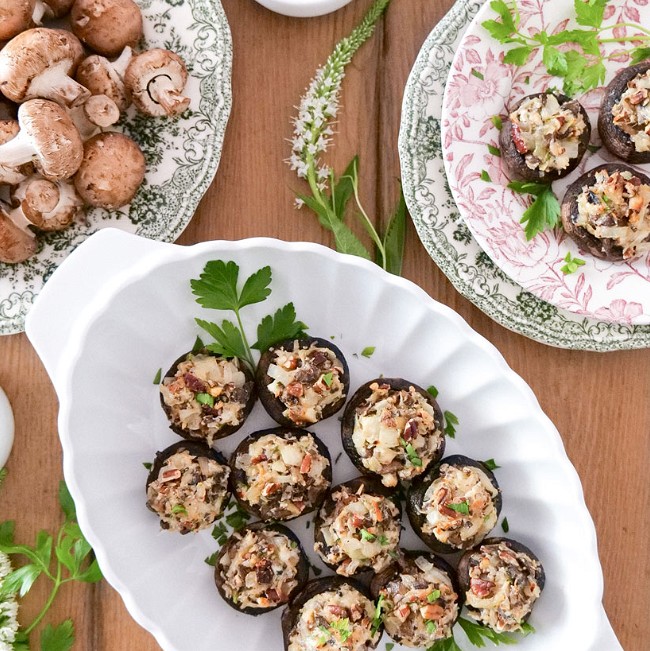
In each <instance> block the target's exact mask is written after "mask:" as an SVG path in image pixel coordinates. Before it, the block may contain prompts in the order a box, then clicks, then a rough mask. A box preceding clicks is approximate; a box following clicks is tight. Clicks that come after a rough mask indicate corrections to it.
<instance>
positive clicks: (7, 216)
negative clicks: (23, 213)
mask: <svg viewBox="0 0 650 651" xmlns="http://www.w3.org/2000/svg"><path fill="white" fill-rule="evenodd" d="M15 213H16V211H11V212H10V211H9V210H7V209H6V208H5V207H4V206H2V205H1V204H0V262H6V263H8V264H15V263H16V262H23V260H27V258H31V256H33V255H34V253H36V249H37V248H38V244H37V242H36V237H35V236H34V233H32V232H31V231H30V230H29V228H28V223H27V221H26V220H24V218H22V219H21V218H20V215H18V216H17V217H16V215H15ZM14 220H16V221H17V222H18V223H16V221H14Z"/></svg>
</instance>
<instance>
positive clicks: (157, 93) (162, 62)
mask: <svg viewBox="0 0 650 651" xmlns="http://www.w3.org/2000/svg"><path fill="white" fill-rule="evenodd" d="M124 83H125V84H126V87H127V89H128V91H129V92H130V93H131V97H132V98H133V103H134V104H135V105H136V107H137V109H138V110H139V111H141V112H142V113H145V114H147V115H153V116H164V115H168V116H169V115H179V114H180V113H182V112H183V111H184V110H185V109H186V108H187V107H188V106H189V104H190V98H189V97H185V96H184V95H183V89H184V88H185V84H186V83H187V68H186V67H185V64H184V63H183V60H182V59H181V58H180V57H179V56H178V55H177V54H175V53H174V52H170V51H169V50H161V49H154V50H147V51H146V52H143V53H142V54H138V55H137V56H135V57H133V59H131V63H129V67H128V68H127V69H126V75H124Z"/></svg>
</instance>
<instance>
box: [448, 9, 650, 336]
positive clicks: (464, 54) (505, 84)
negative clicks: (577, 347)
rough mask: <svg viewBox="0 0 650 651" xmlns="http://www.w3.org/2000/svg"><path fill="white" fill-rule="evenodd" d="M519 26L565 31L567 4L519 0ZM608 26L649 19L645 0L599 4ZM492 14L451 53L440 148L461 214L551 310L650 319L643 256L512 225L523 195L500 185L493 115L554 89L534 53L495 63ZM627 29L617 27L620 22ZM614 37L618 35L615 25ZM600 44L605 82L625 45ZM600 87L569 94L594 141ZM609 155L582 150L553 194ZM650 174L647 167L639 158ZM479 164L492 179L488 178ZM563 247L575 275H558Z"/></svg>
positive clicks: (497, 50)
mask: <svg viewBox="0 0 650 651" xmlns="http://www.w3.org/2000/svg"><path fill="white" fill-rule="evenodd" d="M518 7H519V9H520V13H521V25H522V28H523V30H525V31H529V32H531V33H534V32H537V31H539V30H546V31H547V32H548V33H549V34H551V33H555V32H557V31H561V30H564V29H571V28H572V26H573V27H576V26H577V24H575V23H574V22H573V19H574V16H575V14H574V9H573V3H572V2H567V1H566V0H520V1H519V2H518ZM605 16H606V22H607V23H609V24H617V23H629V22H630V21H634V22H635V23H640V24H641V25H644V24H645V25H647V24H649V23H650V4H649V3H648V0H620V1H618V2H611V3H610V4H609V5H608V7H607V9H606V14H605ZM492 18H496V15H495V14H494V11H493V10H492V9H491V8H490V6H489V3H486V4H485V6H484V7H483V8H482V9H481V11H480V12H479V13H478V14H477V16H476V18H475V19H474V21H473V22H472V24H471V25H470V27H469V29H468V30H467V32H466V33H465V36H464V38H463V40H462V42H461V44H460V47H459V48H458V50H457V52H456V56H455V58H454V61H453V64H452V68H451V72H450V74H449V79H448V82H447V87H446V90H445V96H444V100H443V112H442V147H443V154H444V162H445V168H446V171H447V176H448V178H449V184H450V187H451V191H452V193H453V196H454V199H455V201H456V203H457V204H458V208H459V210H460V213H461V215H462V217H463V219H464V220H465V222H466V223H467V225H468V226H469V228H470V230H471V231H472V233H473V235H474V237H475V238H476V239H477V241H478V242H479V244H480V245H481V247H482V248H483V250H484V251H485V252H486V253H487V254H488V255H489V256H490V257H491V258H492V260H493V261H494V262H495V263H496V264H497V265H498V266H499V267H500V268H501V270H502V271H503V272H505V273H506V274H507V275H508V276H510V278H512V279H513V280H514V281H516V282H517V283H519V284H520V285H521V286H522V287H523V288H524V289H526V290H528V291H529V292H531V293H532V294H534V295H536V296H538V297H539V298H541V299H543V300H545V301H548V302H549V303H552V304H553V305H556V306H557V307H559V308H562V309H565V310H568V311H570V312H574V313H576V314H580V315H584V316H587V317H592V318H595V319H599V320H602V321H611V322H617V323H627V324H630V325H643V324H648V323H650V254H646V255H643V256H640V257H637V258H636V259H634V260H631V261H628V262H608V261H604V260H598V259H596V258H594V257H593V256H591V255H590V254H589V253H587V252H586V251H581V250H579V249H578V246H577V245H576V244H575V243H574V242H573V240H571V239H570V238H569V237H568V236H566V234H565V233H564V231H563V230H562V229H561V228H557V229H555V230H553V231H545V232H543V233H541V234H539V235H537V236H536V237H534V238H533V239H532V240H531V241H527V240H526V237H525V235H524V231H523V228H522V226H521V224H520V219H521V216H522V215H523V212H524V211H525V209H526V207H527V206H528V204H529V202H530V198H529V197H527V196H525V195H519V194H516V193H514V192H512V191H511V190H508V189H507V187H506V186H507V184H508V182H509V180H510V179H509V177H508V173H507V170H505V168H504V167H503V165H502V161H501V158H499V157H498V156H497V155H495V154H494V153H491V151H490V149H491V147H498V140H499V132H498V129H497V127H496V126H495V125H494V124H493V121H492V118H493V117H494V116H495V115H500V116H501V117H504V116H506V115H507V113H508V109H509V107H510V106H512V105H513V104H514V103H515V102H516V101H518V100H519V99H520V98H521V97H523V96H525V95H530V94H532V93H536V92H541V91H544V90H546V89H547V88H548V87H549V86H555V87H561V83H560V80H558V79H557V78H554V77H551V76H549V75H548V73H547V72H546V68H545V67H544V65H543V64H542V60H541V52H540V51H537V52H535V53H534V54H533V56H531V57H530V60H529V61H528V63H527V64H526V65H525V66H523V67H515V66H512V65H507V64H504V63H503V56H504V52H505V50H504V48H503V46H501V45H500V44H499V43H498V42H497V41H495V40H494V39H493V38H492V37H491V36H490V35H489V34H488V33H487V31H486V30H485V29H484V28H483V27H482V26H481V24H482V23H483V22H484V21H485V20H488V19H492ZM625 29H628V28H626V27H620V28H617V30H625ZM614 34H615V35H616V36H620V35H621V34H619V33H617V31H616V30H615V31H614ZM603 47H606V48H608V49H607V50H606V51H605V54H607V55H614V58H612V59H610V60H608V61H607V62H606V64H607V77H606V82H607V83H609V81H610V80H611V79H612V77H613V76H614V75H615V74H616V72H617V71H618V70H620V69H621V68H623V67H626V66H627V65H629V59H628V57H627V55H625V54H624V53H623V54H622V55H620V56H617V55H616V48H617V46H616V44H615V43H613V44H607V45H606V46H603ZM603 92H604V88H599V89H596V90H592V91H590V92H588V93H586V94H585V95H583V96H581V97H578V98H577V99H579V100H580V102H581V103H582V104H583V106H584V107H585V109H587V112H588V113H589V116H590V118H591V120H592V127H594V128H593V129H592V144H593V145H596V146H598V145H600V144H601V143H600V141H599V139H598V130H597V129H596V128H595V127H596V119H597V116H598V109H599V107H600V102H601V99H602V96H603ZM613 161H615V158H614V157H613V156H612V155H611V154H610V153H609V152H608V151H607V150H606V149H605V148H604V147H602V148H600V149H598V150H597V151H595V152H593V153H590V152H588V153H587V155H586V156H585V158H584V159H583V161H582V163H581V165H580V166H579V168H578V169H577V170H576V171H574V172H573V173H572V174H571V175H569V176H568V177H567V178H566V179H563V180H561V181H558V182H556V183H555V184H554V186H553V188H554V190H555V192H556V194H557V195H558V197H559V198H560V200H561V199H562V197H563V196H564V191H565V189H566V187H567V186H568V185H569V184H570V183H571V182H572V181H573V180H575V179H576V178H577V177H578V176H580V175H581V174H583V173H584V172H586V171H587V170H589V169H591V168H593V167H596V166H597V165H600V164H601V163H603V162H613ZM639 169H640V170H642V171H644V172H645V173H646V174H647V173H650V166H648V165H645V166H640V167H639ZM484 171H486V172H487V173H488V175H489V178H490V179H491V181H486V180H483V179H485V178H486V176H485V174H482V173H483V172H484ZM567 252H571V255H572V256H577V257H580V258H582V259H584V260H585V263H586V264H585V265H584V266H582V267H580V268H579V270H578V271H577V272H575V273H573V274H569V275H565V274H563V273H562V271H561V270H560V268H561V267H562V266H563V265H564V260H563V259H564V257H565V256H566V254H567Z"/></svg>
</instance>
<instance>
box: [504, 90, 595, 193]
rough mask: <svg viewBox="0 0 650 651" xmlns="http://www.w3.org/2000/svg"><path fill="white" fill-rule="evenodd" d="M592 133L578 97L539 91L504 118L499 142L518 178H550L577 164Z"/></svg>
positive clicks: (541, 180) (565, 172)
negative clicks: (574, 98)
mask: <svg viewBox="0 0 650 651" xmlns="http://www.w3.org/2000/svg"><path fill="white" fill-rule="evenodd" d="M590 137H591V124H590V122H589V116H588V115H587V112H586V111H585V109H584V108H583V107H582V105H581V104H580V103H579V102H578V101H577V100H572V99H570V98H569V97H567V96H566V95H561V94H556V93H536V94H534V95H528V96H527V97H524V98H523V99H522V100H520V101H519V102H517V103H516V104H515V106H514V108H513V109H512V110H511V111H510V113H509V114H508V118H507V119H506V120H504V122H503V126H502V128H501V133H500V134H499V144H500V145H501V157H502V159H503V162H504V164H505V165H506V167H507V168H508V170H509V171H510V173H511V174H512V175H513V176H514V177H515V178H518V179H521V180H524V181H537V182H545V181H548V182H551V181H554V180H556V179H560V178H562V177H563V176H566V175H567V174H569V173H570V172H572V171H573V170H574V169H575V168H576V167H577V166H578V164H579V163H580V161H581V160H582V157H583V156H584V155H585V152H586V151H587V145H588V144H589V139H590Z"/></svg>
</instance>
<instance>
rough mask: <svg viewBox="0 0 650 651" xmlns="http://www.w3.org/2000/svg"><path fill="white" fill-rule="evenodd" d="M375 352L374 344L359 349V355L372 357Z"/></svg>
mask: <svg viewBox="0 0 650 651" xmlns="http://www.w3.org/2000/svg"><path fill="white" fill-rule="evenodd" d="M374 352H375V347H374V346H366V347H365V348H364V349H363V350H362V351H361V356H362V357H372V356H373V354H374Z"/></svg>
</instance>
